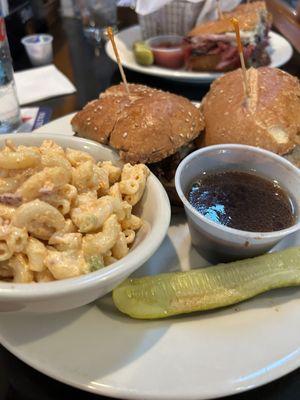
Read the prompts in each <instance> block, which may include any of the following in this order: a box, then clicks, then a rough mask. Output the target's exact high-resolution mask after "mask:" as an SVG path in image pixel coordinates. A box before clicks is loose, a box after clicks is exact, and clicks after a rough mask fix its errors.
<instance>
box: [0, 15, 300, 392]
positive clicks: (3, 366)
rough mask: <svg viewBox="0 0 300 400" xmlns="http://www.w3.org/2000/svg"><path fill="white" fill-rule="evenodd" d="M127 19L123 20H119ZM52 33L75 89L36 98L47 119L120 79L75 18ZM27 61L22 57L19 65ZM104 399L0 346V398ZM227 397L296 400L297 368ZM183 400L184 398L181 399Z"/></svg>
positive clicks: (172, 85) (291, 68)
mask: <svg viewBox="0 0 300 400" xmlns="http://www.w3.org/2000/svg"><path fill="white" fill-rule="evenodd" d="M124 22H125V24H126V23H127V24H128V19H127V20H126V21H124ZM51 31H52V33H53V34H54V37H55V40H54V54H55V59H54V62H55V64H56V66H57V67H58V68H59V69H60V70H61V71H62V72H63V73H64V74H65V75H67V76H68V77H69V78H70V79H71V80H72V81H73V83H74V84H75V86H76V88H77V92H76V93H75V94H73V95H68V96H63V97H60V98H55V99H50V100H47V101H43V102H39V103H38V104H35V105H39V106H42V105H43V106H49V107H51V108H52V109H53V118H58V117H60V116H63V115H66V114H68V113H71V112H74V111H75V110H78V109H79V108H81V107H82V106H84V105H85V104H86V103H87V102H88V101H89V100H92V99H94V98H96V97H97V96H98V95H99V93H100V92H102V91H103V90H105V89H106V88H107V87H108V86H110V85H111V84H113V83H118V82H119V81H120V75H119V72H118V69H117V67H116V65H115V64H114V63H113V62H112V61H111V60H110V59H108V57H107V56H106V55H105V52H104V49H103V48H101V49H100V53H99V55H98V56H96V55H95V48H94V46H93V45H91V44H90V43H88V42H87V41H86V39H85V38H84V36H83V33H82V29H81V23H80V21H77V20H75V19H65V20H62V21H57V23H56V25H55V26H53V27H52V29H51ZM26 66H28V65H27V64H26V60H24V62H23V67H24V68H25V67H26ZM283 69H285V70H286V71H288V72H290V73H291V74H294V75H298V76H299V75H300V54H299V53H297V52H295V53H294V56H293V58H292V59H291V61H290V62H289V63H288V64H286V65H285V66H284V67H283ZM126 73H127V79H128V81H130V82H137V83H144V84H147V85H149V86H153V87H158V88H161V89H164V90H168V91H170V92H174V93H178V94H181V95H184V96H186V97H188V98H190V99H191V100H198V101H199V100H201V98H202V97H203V95H204V94H205V93H206V92H207V90H208V88H209V85H197V84H187V83H178V82H172V81H168V80H163V79H159V78H155V77H151V76H146V75H141V74H138V73H134V72H131V71H126ZM100 398H102V399H104V397H101V396H95V395H92V394H89V393H86V392H83V391H80V390H77V389H74V388H71V387H69V386H67V385H65V384H62V383H59V382H57V381H55V380H53V379H50V378H48V377H46V376H45V375H43V374H41V373H39V372H37V371H35V370H34V369H32V368H30V367H29V366H27V365H26V364H24V363H23V362H22V361H20V360H18V359H17V358H16V357H14V356H13V355H12V354H11V353H9V352H8V351H7V350H6V349H5V348H4V347H2V346H1V345H0V400H58V399H64V400H69V399H72V400H83V399H84V400H92V399H93V400H96V399H100ZM228 399H232V400H256V399H263V400H299V399H300V369H298V370H296V371H294V372H292V373H290V374H289V375H287V376H285V377H283V378H281V379H278V380H277V381H275V382H273V383H270V384H268V385H265V386H263V387H261V388H258V389H255V390H252V391H251V392H247V393H243V394H239V395H236V396H231V397H228ZM183 400H184V399H183Z"/></svg>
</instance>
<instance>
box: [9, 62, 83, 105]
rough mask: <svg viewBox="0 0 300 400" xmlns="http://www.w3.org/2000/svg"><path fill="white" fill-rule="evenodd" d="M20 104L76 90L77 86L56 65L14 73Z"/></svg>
mask: <svg viewBox="0 0 300 400" xmlns="http://www.w3.org/2000/svg"><path fill="white" fill-rule="evenodd" d="M14 76H15V82H16V88H17V94H18V98H19V103H20V105H24V104H29V103H33V102H35V101H39V100H43V99H49V98H51V97H56V96H61V95H64V94H70V93H74V92H76V88H75V86H74V85H73V84H72V83H71V82H70V80H69V79H68V78H67V77H66V76H65V75H64V74H63V73H62V72H60V71H59V70H58V69H57V68H56V67H55V65H46V66H45V67H38V68H32V69H28V70H26V71H21V72H16V73H15V74H14Z"/></svg>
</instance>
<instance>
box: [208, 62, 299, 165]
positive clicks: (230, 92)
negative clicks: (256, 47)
mask: <svg viewBox="0 0 300 400" xmlns="http://www.w3.org/2000/svg"><path fill="white" fill-rule="evenodd" d="M246 74H247V81H248V87H249V92H250V95H249V98H248V100H246V98H245V92H244V87H243V78H242V71H241V69H237V70H235V71H232V72H228V73H227V74H225V75H224V76H222V77H221V78H218V79H217V80H216V81H214V82H213V84H212V85H211V87H210V91H209V92H208V93H207V95H206V96H205V98H204V99H203V101H202V107H201V108H202V111H203V115H204V119H205V135H204V136H203V137H204V141H203V144H204V145H205V146H208V145H213V144H222V143H239V144H246V145H251V146H257V147H262V148H264V149H266V150H270V151H273V152H274V153H277V154H280V155H286V154H287V153H290V155H289V156H288V158H289V159H290V160H291V161H292V162H294V163H295V164H297V165H299V162H300V157H299V155H300V154H299V150H298V149H297V145H298V144H300V83H299V80H298V78H296V77H294V76H292V75H290V74H288V73H286V72H284V71H282V70H280V69H278V68H270V67H261V68H257V69H255V68H250V69H248V70H247V73H246ZM291 152H292V153H291ZM299 166H300V165H299Z"/></svg>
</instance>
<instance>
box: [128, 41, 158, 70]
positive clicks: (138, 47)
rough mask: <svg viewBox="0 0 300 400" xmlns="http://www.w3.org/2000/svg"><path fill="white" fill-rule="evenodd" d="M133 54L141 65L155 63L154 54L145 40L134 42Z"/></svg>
mask: <svg viewBox="0 0 300 400" xmlns="http://www.w3.org/2000/svg"><path fill="white" fill-rule="evenodd" d="M133 54H134V57H135V60H136V62H137V63H138V64H140V65H145V66H148V65H152V64H153V63H154V55H153V53H152V51H151V49H150V47H149V46H148V45H147V44H146V43H145V42H141V41H137V42H135V43H134V44H133Z"/></svg>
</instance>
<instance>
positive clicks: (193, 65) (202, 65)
mask: <svg viewBox="0 0 300 400" xmlns="http://www.w3.org/2000/svg"><path fill="white" fill-rule="evenodd" d="M220 61H221V57H220V55H219V54H202V55H197V56H196V55H194V56H193V55H191V56H190V57H189V59H188V69H189V70H191V71H215V70H216V67H217V65H218V64H219V62H220ZM229 69H230V68H229ZM229 69H227V70H229ZM224 71H226V69H225V70H224Z"/></svg>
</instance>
